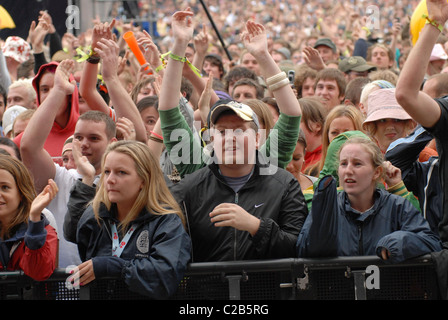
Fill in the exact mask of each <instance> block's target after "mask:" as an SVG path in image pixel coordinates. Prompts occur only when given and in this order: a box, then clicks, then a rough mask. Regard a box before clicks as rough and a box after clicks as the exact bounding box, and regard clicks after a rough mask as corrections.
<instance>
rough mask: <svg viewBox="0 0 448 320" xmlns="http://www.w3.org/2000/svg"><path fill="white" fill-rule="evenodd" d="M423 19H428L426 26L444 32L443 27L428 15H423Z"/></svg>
mask: <svg viewBox="0 0 448 320" xmlns="http://www.w3.org/2000/svg"><path fill="white" fill-rule="evenodd" d="M422 18H424V19H426V23H425V24H430V25H432V26H434V27H436V28H437V29H439V31H440V32H443V25H442V24H440V23H438V22H437V21H435V20H432V19H430V18H429V17H428V16H427V15H426V14H424V15H422Z"/></svg>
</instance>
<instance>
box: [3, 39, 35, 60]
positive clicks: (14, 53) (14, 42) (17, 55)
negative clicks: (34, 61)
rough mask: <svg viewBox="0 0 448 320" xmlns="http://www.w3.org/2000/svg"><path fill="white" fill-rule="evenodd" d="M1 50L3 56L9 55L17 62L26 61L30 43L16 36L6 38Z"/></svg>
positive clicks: (28, 55) (29, 52)
mask: <svg viewBox="0 0 448 320" xmlns="http://www.w3.org/2000/svg"><path fill="white" fill-rule="evenodd" d="M2 50H3V55H4V56H5V57H11V58H13V59H14V60H16V61H17V62H19V63H24V62H25V61H27V60H28V59H29V57H30V54H31V46H30V44H29V43H28V42H26V41H25V40H23V39H22V38H20V37H17V36H11V37H8V38H6V41H5V43H4V44H3V47H2Z"/></svg>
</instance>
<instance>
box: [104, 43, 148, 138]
mask: <svg viewBox="0 0 448 320" xmlns="http://www.w3.org/2000/svg"><path fill="white" fill-rule="evenodd" d="M119 50H120V49H119V47H118V45H117V43H116V42H115V41H114V40H111V39H104V38H103V39H101V40H100V41H98V42H97V48H96V49H95V51H96V52H97V53H98V54H99V55H100V57H101V60H102V61H103V65H102V75H103V80H104V82H105V83H106V86H107V89H108V92H109V96H110V99H111V102H112V105H113V106H114V110H115V113H116V115H117V118H121V117H125V118H127V119H129V120H131V121H132V122H133V123H134V126H135V134H136V137H135V138H136V140H138V141H141V142H143V143H146V130H145V126H144V124H143V121H142V118H141V116H140V113H139V111H138V109H137V106H136V105H135V103H134V101H132V98H131V96H130V95H129V93H128V92H126V89H125V88H124V87H123V86H122V84H121V81H120V78H119V77H118V72H117V71H118V52H119Z"/></svg>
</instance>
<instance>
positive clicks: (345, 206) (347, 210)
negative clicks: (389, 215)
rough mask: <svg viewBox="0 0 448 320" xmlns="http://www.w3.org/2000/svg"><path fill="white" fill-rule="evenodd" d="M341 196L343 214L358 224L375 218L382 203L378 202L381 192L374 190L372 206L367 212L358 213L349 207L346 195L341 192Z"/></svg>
mask: <svg viewBox="0 0 448 320" xmlns="http://www.w3.org/2000/svg"><path fill="white" fill-rule="evenodd" d="M341 196H342V200H343V202H342V206H343V209H344V212H345V214H346V215H348V216H349V217H350V218H351V219H353V220H356V221H359V222H364V221H366V220H367V219H369V218H370V217H372V216H375V215H376V214H377V212H378V210H379V208H380V206H381V205H382V202H381V201H380V198H381V191H380V189H375V191H374V195H373V196H374V198H375V201H374V203H373V206H372V207H371V208H370V209H368V210H367V211H365V212H364V213H362V214H361V213H360V212H359V211H357V210H355V209H353V208H352V207H351V205H350V200H349V199H348V196H347V193H345V191H344V192H341Z"/></svg>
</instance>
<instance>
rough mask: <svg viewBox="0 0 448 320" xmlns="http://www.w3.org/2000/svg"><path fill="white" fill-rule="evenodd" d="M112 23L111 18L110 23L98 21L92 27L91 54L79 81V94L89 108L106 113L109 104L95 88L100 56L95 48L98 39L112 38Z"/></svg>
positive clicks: (113, 22)
mask: <svg viewBox="0 0 448 320" xmlns="http://www.w3.org/2000/svg"><path fill="white" fill-rule="evenodd" d="M114 25H115V19H114V20H112V22H111V23H110V24H109V23H107V22H105V23H98V24H96V25H95V27H94V28H93V32H92V43H91V50H92V51H91V52H92V55H91V57H90V58H89V59H87V61H86V62H85V63H84V66H83V69H82V76H81V81H80V83H79V94H80V95H81V96H82V97H83V99H84V100H85V101H86V103H87V105H88V106H89V109H91V110H98V111H101V112H104V113H106V114H109V106H108V105H107V103H106V101H105V100H104V99H103V97H102V96H101V94H100V93H99V92H98V90H97V88H96V84H97V81H98V62H99V61H100V56H99V55H98V54H97V53H96V52H95V50H96V48H97V43H98V41H100V40H101V39H102V38H106V39H112V29H113V27H114Z"/></svg>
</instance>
